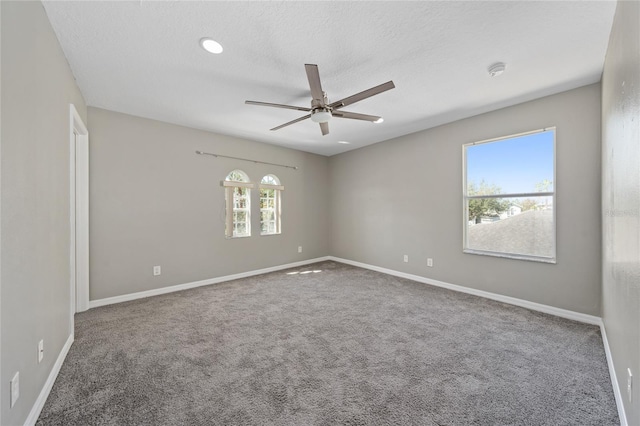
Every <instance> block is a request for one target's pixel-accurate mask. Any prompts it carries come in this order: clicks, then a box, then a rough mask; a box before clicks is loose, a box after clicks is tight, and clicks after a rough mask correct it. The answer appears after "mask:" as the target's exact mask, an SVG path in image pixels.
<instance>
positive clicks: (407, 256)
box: [403, 254, 409, 262]
mask: <svg viewBox="0 0 640 426" xmlns="http://www.w3.org/2000/svg"><path fill="white" fill-rule="evenodd" d="M403 260H404V261H405V262H409V255H408V254H405V255H404V259H403Z"/></svg>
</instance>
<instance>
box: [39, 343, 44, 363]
mask: <svg viewBox="0 0 640 426" xmlns="http://www.w3.org/2000/svg"><path fill="white" fill-rule="evenodd" d="M42 358H44V340H40V341H39V342H38V364H40V363H41V362H42Z"/></svg>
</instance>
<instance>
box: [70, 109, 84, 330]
mask: <svg viewBox="0 0 640 426" xmlns="http://www.w3.org/2000/svg"><path fill="white" fill-rule="evenodd" d="M69 231H70V249H69V275H70V296H71V299H70V300H71V303H70V311H71V312H70V314H71V317H70V330H71V332H72V333H73V330H74V321H73V318H74V314H75V313H76V312H83V311H86V310H87V309H89V132H88V130H87V126H86V125H85V124H84V122H83V121H82V118H81V117H80V114H78V111H77V110H76V107H75V106H74V105H73V104H70V105H69Z"/></svg>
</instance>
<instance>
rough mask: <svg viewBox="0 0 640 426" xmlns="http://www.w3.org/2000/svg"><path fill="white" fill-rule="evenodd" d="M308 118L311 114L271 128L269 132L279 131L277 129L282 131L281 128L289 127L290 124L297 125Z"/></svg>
mask: <svg viewBox="0 0 640 426" xmlns="http://www.w3.org/2000/svg"><path fill="white" fill-rule="evenodd" d="M310 117H311V114H307V115H305V116H303V117H300V118H296V119H295V120H291V121H289V122H287V123H284V124H281V125H279V126H278V127H274V128H273V129H271V130H279V129H282V128H283V127H287V126H290V125H292V124H295V123H297V122H298V121H302V120H306V119H307V118H310Z"/></svg>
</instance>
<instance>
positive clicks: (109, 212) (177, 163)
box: [88, 108, 330, 300]
mask: <svg viewBox="0 0 640 426" xmlns="http://www.w3.org/2000/svg"><path fill="white" fill-rule="evenodd" d="M88 114H89V123H88V125H89V130H90V140H89V150H90V154H89V155H90V164H89V174H90V177H89V180H90V207H89V208H90V231H89V232H90V268H91V276H90V282H91V291H90V299H91V300H96V299H102V298H106V297H112V296H118V295H123V294H129V293H134V292H139V291H145V290H152V289H158V288H161V287H165V286H170V285H176V284H182V283H189V282H193V281H199V280H204V279H208V278H214V277H220V276H225V275H229V274H235V273H240V272H246V271H251V270H255V269H261V268H266V267H271V266H275V265H281V264H286V263H291V262H296V261H300V260H305V259H312V258H316V257H320V256H326V255H328V254H329V236H330V220H329V209H328V207H327V203H328V188H327V185H326V182H327V181H328V175H327V173H328V159H327V158H326V157H322V156H318V155H314V154H308V153H303V152H300V151H295V150H291V149H285V148H279V147H275V146H272V145H266V144H261V143H256V142H250V141H247V140H242V139H237V138H232V137H228V136H222V135H217V134H213V133H208V132H204V131H199V130H194V129H189V128H185V127H180V126H176V125H172V124H167V123H162V122H159V121H153V120H148V119H144V118H139V117H133V116H130V115H125V114H120V113H115V112H111V111H107V110H102V109H97V108H89V113H88ZM196 150H201V151H205V152H212V153H217V154H225V155H230V156H235V157H244V158H250V159H260V160H262V161H267V162H272V163H278V164H286V165H292V166H297V167H299V169H298V170H292V169H289V168H282V167H275V166H269V165H264V164H255V163H252V162H244V161H238V160H231V159H224V158H215V157H211V156H204V155H196V154H195V151H196ZM236 168H238V169H241V170H243V171H245V172H246V173H247V174H248V175H249V177H250V179H251V180H252V181H259V180H260V179H261V178H262V176H264V175H266V174H270V173H272V174H275V175H276V176H278V177H279V178H280V181H281V183H282V184H283V185H284V186H285V190H284V192H283V201H282V209H283V212H282V234H281V235H271V236H260V218H259V215H258V209H257V207H258V206H259V204H258V203H259V197H258V191H257V190H253V191H252V200H251V202H252V206H253V207H255V208H253V210H252V213H253V214H252V230H253V232H252V236H251V237H249V238H236V239H226V238H225V236H224V217H225V210H224V190H223V188H222V187H221V186H220V182H221V181H222V180H224V178H225V176H226V175H227V174H228V173H229V172H230V171H231V170H233V169H236ZM298 246H302V247H303V253H301V254H299V253H298ZM154 265H160V266H162V275H161V276H157V277H154V276H153V275H152V268H153V266H154Z"/></svg>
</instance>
